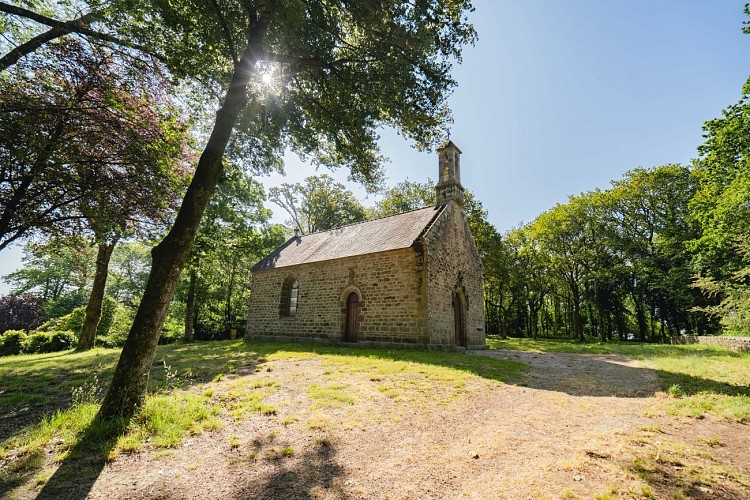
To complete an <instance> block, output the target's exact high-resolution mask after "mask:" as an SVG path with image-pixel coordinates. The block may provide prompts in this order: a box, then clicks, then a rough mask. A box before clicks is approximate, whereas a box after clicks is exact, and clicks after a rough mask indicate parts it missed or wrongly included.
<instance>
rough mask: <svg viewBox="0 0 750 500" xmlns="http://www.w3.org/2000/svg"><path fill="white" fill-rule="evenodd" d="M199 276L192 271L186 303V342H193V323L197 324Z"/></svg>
mask: <svg viewBox="0 0 750 500" xmlns="http://www.w3.org/2000/svg"><path fill="white" fill-rule="evenodd" d="M197 281H198V274H197V273H196V272H195V269H190V284H189V285H188V295H187V302H186V303H185V336H184V337H183V338H184V340H185V342H192V341H193V323H194V322H195V287H196V284H197Z"/></svg>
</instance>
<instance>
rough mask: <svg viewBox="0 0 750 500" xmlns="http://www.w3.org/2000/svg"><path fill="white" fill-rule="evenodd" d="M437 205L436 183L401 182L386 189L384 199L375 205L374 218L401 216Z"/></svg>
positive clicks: (430, 181)
mask: <svg viewBox="0 0 750 500" xmlns="http://www.w3.org/2000/svg"><path fill="white" fill-rule="evenodd" d="M434 204H435V183H434V182H432V180H430V179H428V180H427V182H411V181H408V180H407V181H403V182H399V183H398V184H396V185H395V186H393V187H391V188H388V189H386V190H385V191H384V192H383V197H382V198H381V200H380V201H379V202H378V203H377V204H376V205H375V208H374V210H373V216H374V217H385V216H387V215H395V214H400V213H402V212H408V211H410V210H416V209H418V208H423V207H429V206H431V205H434Z"/></svg>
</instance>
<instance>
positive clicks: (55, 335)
mask: <svg viewBox="0 0 750 500" xmlns="http://www.w3.org/2000/svg"><path fill="white" fill-rule="evenodd" d="M77 342H78V337H77V336H76V334H75V333H73V332H71V331H66V330H60V331H57V332H36V333H32V334H31V335H29V336H28V337H26V340H25V341H24V346H23V352H25V353H28V354H37V353H45V352H58V351H67V350H68V349H72V348H73V347H75V345H76V343H77Z"/></svg>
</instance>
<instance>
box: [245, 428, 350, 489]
mask: <svg viewBox="0 0 750 500" xmlns="http://www.w3.org/2000/svg"><path fill="white" fill-rule="evenodd" d="M344 474H345V471H344V468H343V467H342V466H341V465H339V464H338V463H337V462H336V449H335V447H334V445H333V444H331V443H329V442H327V441H326V442H323V443H319V444H317V445H316V446H314V447H312V448H311V449H310V450H308V451H307V452H306V453H304V454H303V455H300V456H295V457H294V458H278V459H277V460H276V467H275V471H274V472H273V473H272V474H271V475H270V476H269V477H268V478H266V479H265V480H263V481H260V482H255V481H246V484H244V485H243V486H241V487H240V489H239V491H238V492H237V494H236V495H235V498H237V499H245V498H257V499H269V500H270V499H280V498H290V499H291V498H293V499H312V498H321V497H325V498H340V499H345V498H347V495H346V494H345V493H344V491H343V490H342V489H341V487H340V481H337V479H339V478H341V477H343V476H344Z"/></svg>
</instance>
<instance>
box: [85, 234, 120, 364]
mask: <svg viewBox="0 0 750 500" xmlns="http://www.w3.org/2000/svg"><path fill="white" fill-rule="evenodd" d="M114 248H115V243H114V242H111V243H108V242H101V243H99V250H98V251H97V253H96V274H95V275H94V284H93V285H92V286H91V295H89V303H88V304H87V305H86V317H85V318H84V320H83V327H82V328H81V336H80V338H79V339H78V346H77V347H76V350H77V351H85V350H87V349H91V348H93V347H94V343H95V342H96V327H97V326H99V318H101V316H102V302H103V300H104V290H105V288H106V286H107V273H108V272H109V259H110V258H111V257H112V250H114Z"/></svg>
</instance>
